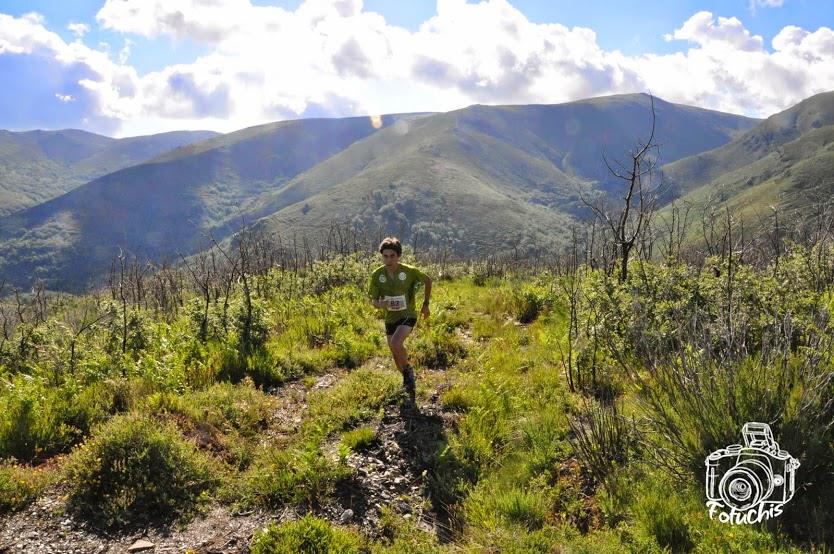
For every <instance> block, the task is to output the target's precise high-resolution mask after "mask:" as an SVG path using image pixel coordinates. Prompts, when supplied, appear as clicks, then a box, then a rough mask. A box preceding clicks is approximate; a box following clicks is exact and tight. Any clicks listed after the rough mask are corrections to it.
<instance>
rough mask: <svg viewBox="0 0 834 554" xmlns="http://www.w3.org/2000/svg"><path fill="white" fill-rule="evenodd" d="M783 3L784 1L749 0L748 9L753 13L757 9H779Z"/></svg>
mask: <svg viewBox="0 0 834 554" xmlns="http://www.w3.org/2000/svg"><path fill="white" fill-rule="evenodd" d="M784 3H785V0H750V9H751V10H754V11H755V9H756V8H757V7H763V8H780V7H782V5H783V4H784Z"/></svg>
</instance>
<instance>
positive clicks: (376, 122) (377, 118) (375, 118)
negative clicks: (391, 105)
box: [371, 115, 382, 129]
mask: <svg viewBox="0 0 834 554" xmlns="http://www.w3.org/2000/svg"><path fill="white" fill-rule="evenodd" d="M371 125H372V126H373V128H374V129H379V128H380V127H382V116H381V115H372V116H371Z"/></svg>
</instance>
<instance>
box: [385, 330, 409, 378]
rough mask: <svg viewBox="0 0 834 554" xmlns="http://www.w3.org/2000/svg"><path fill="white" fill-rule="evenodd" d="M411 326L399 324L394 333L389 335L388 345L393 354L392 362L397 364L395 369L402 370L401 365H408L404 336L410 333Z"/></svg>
mask: <svg viewBox="0 0 834 554" xmlns="http://www.w3.org/2000/svg"><path fill="white" fill-rule="evenodd" d="M411 329H412V328H411V327H409V326H408V325H399V326H397V330H396V331H394V334H393V335H391V336H390V337H389V340H388V346H389V347H390V348H391V353H392V354H393V355H394V362H395V363H396V364H397V369H399V370H400V371H402V369H403V367H405V366H406V365H408V353H407V352H406V351H405V345H404V344H403V343H404V342H405V339H406V337H408V335H409V334H411Z"/></svg>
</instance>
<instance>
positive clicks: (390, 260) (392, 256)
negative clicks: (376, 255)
mask: <svg viewBox="0 0 834 554" xmlns="http://www.w3.org/2000/svg"><path fill="white" fill-rule="evenodd" d="M399 261H400V257H399V256H398V255H397V252H396V251H395V250H391V249H390V248H386V249H385V250H383V251H382V263H384V264H385V267H389V268H390V267H396V266H397V263H398V262H399Z"/></svg>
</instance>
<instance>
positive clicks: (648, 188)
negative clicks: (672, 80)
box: [578, 95, 659, 282]
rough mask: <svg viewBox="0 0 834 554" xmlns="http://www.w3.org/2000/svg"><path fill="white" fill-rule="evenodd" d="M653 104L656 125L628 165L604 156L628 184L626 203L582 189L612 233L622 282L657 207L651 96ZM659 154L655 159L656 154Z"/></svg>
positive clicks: (582, 197) (631, 154) (611, 169)
mask: <svg viewBox="0 0 834 554" xmlns="http://www.w3.org/2000/svg"><path fill="white" fill-rule="evenodd" d="M649 98H650V103H651V113H652V125H651V131H650V133H649V138H648V139H647V140H646V141H645V143H642V142H640V141H639V140H638V143H637V146H636V147H635V148H634V149H632V150H631V152H629V159H628V160H627V161H626V162H625V163H621V162H618V161H615V162H614V163H615V165H616V166H617V167H616V168H615V167H612V165H611V163H610V162H609V161H608V158H607V157H606V156H605V155H603V161H604V162H605V165H606V167H607V168H608V171H609V172H610V173H611V174H612V175H613V176H614V177H616V178H617V179H620V180H622V181H623V182H625V184H626V186H625V195H624V196H623V198H622V203H619V204H617V205H616V206H612V205H611V202H610V201H609V199H607V198H606V197H605V196H604V195H598V196H597V197H596V198H594V199H591V198H589V197H588V196H587V195H586V194H585V193H584V192H582V191H581V190H578V192H579V198H580V200H581V201H582V203H583V204H584V205H585V206H586V207H587V208H589V209H590V210H591V211H592V212H593V213H594V215H595V216H596V218H597V219H599V220H600V221H601V222H602V223H603V224H604V225H605V226H606V227H607V228H608V230H609V232H610V234H611V247H612V252H614V253H616V257H617V259H618V260H619V262H620V274H619V280H620V282H625V280H626V279H627V278H628V261H629V257H630V255H631V250H632V248H634V245H635V243H636V241H637V240H638V239H642V238H643V235H644V234H645V233H646V232H647V230H648V229H649V228H650V226H651V219H652V216H653V214H654V212H655V209H656V206H657V197H658V192H659V183H658V184H656V183H654V179H653V175H654V173H655V169H656V166H657V163H658V158H659V155H658V153H659V152H658V151H659V146H658V145H657V143H655V141H654V134H655V123H656V115H655V110H654V96H651V95H650V96H649ZM653 153H654V154H655V156H654V157H652V154H653Z"/></svg>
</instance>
